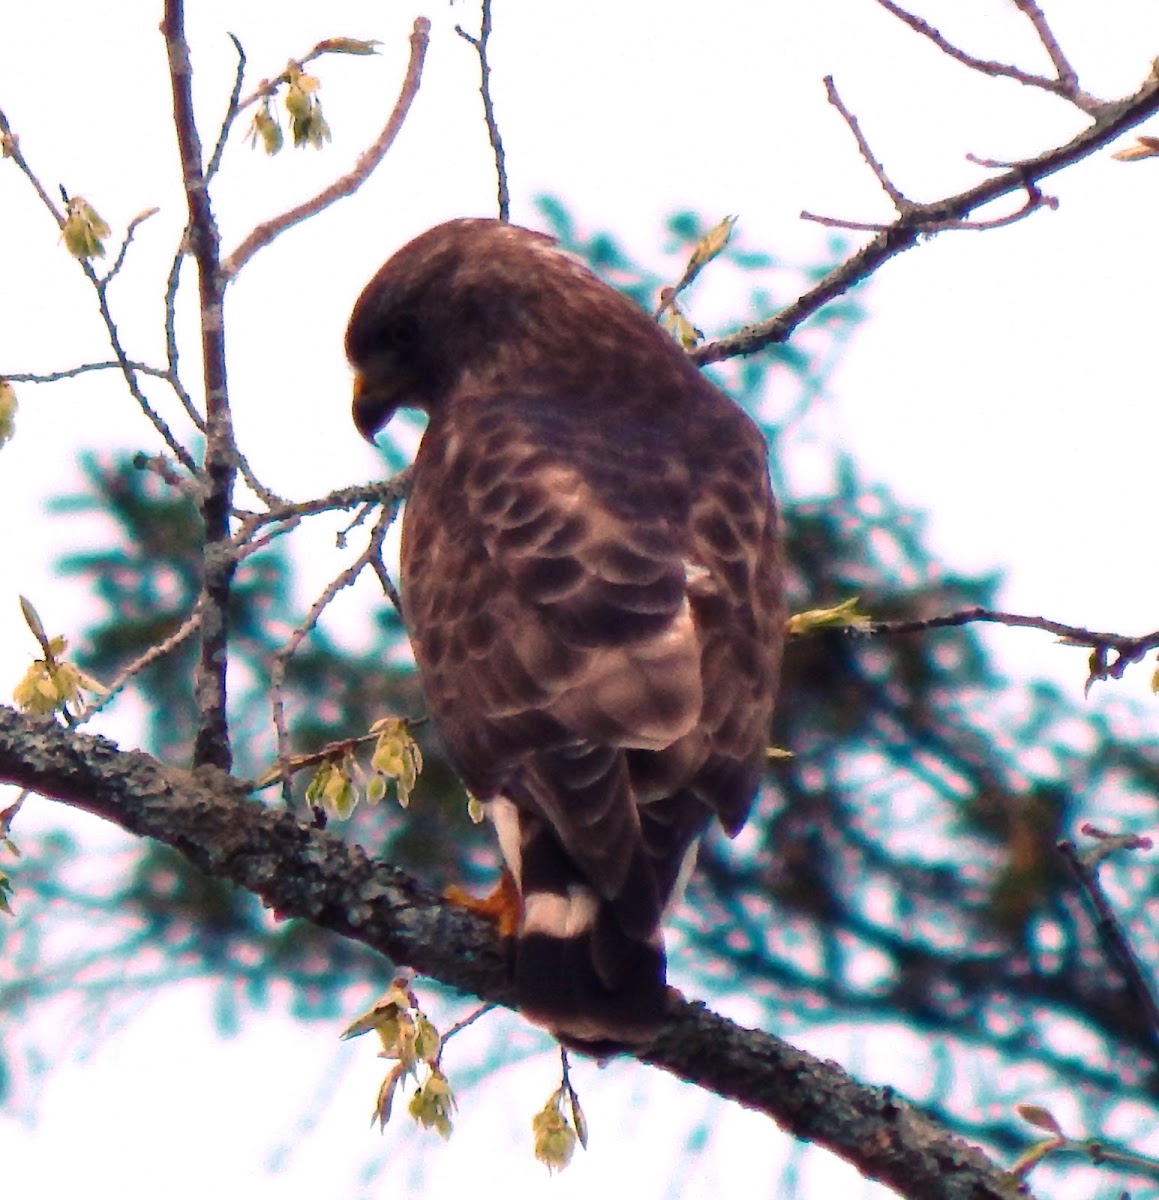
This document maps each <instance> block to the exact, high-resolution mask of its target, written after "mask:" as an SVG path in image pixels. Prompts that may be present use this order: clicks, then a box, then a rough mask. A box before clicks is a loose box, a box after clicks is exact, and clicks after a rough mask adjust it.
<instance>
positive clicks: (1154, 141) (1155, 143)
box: [1111, 134, 1159, 162]
mask: <svg viewBox="0 0 1159 1200" xmlns="http://www.w3.org/2000/svg"><path fill="white" fill-rule="evenodd" d="M1157 154H1159V138H1154V137H1144V136H1143V135H1142V134H1139V135H1138V136H1137V137H1136V138H1135V144H1134V145H1133V146H1126V147H1124V148H1123V149H1122V150H1116V151H1115V153H1114V154H1112V155H1111V157H1112V158H1114V159H1117V160H1118V161H1119V162H1133V161H1134V160H1135V159H1137V158H1154V157H1155V156H1156V155H1157Z"/></svg>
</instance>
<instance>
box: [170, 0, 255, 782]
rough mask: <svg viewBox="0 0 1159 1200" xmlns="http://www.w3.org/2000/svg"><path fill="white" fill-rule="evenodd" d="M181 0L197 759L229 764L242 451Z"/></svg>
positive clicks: (175, 5) (174, 51)
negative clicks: (197, 357)
mask: <svg viewBox="0 0 1159 1200" xmlns="http://www.w3.org/2000/svg"><path fill="white" fill-rule="evenodd" d="M183 4H184V0H165V6H164V17H163V19H162V22H161V32H162V35H163V36H164V38H165V46H166V49H167V51H168V56H169V79H170V84H171V88H172V93H173V126H174V129H175V131H176V134H177V147H178V152H179V154H180V156H181V180H182V184H183V187H184V190H185V199H186V203H187V205H188V209H189V223H188V226H187V231H188V232H187V243H188V249H189V252H190V254H192V256H193V258H194V260H195V261H196V263H197V278H198V297H199V301H200V321H201V359H202V371H203V379H204V384H205V467H204V472H205V489H204V492H203V495H202V501H201V517H202V521H203V523H204V526H205V541H204V546H203V552H202V597H201V600H200V602H199V606H200V610H201V654H200V656H199V659H198V664H197V677H196V680H195V682H194V694H195V696H196V700H197V712H198V728H197V736H196V739H195V741H194V748H193V761H194V764H195V765H199V766H200V765H211V766H215V767H220V768H222V769H223V770H228V769H229V766H230V763H231V761H232V757H233V756H232V752H231V750H230V744H229V724H228V720H227V715H226V666H227V661H228V629H229V617H228V612H229V599H230V590H231V587H232V584H233V576H234V572H235V570H236V567H237V561H236V557H235V556H234V555H233V554H232V553H231V552H230V545H229V537H230V514H231V511H232V508H233V487H234V480H235V478H236V476H237V452H236V444H235V442H234V436H233V421H232V416H231V414H230V408H229V391H228V383H227V377H226V358H225V321H224V314H223V305H222V295H223V285H222V281H221V277H220V273H219V266H220V262H221V257H220V237H219V234H218V230H217V224H216V222H215V221H214V217H213V211H212V209H211V208H210V204H209V191H208V187H207V184H206V179H205V174H204V171H203V170H202V153H201V136H200V134H199V133H198V130H197V121H196V118H195V116H194V111H193V79H192V76H193V69H192V66H191V65H190V61H189V44H188V42H187V40H186V37H185V14H184V7H183Z"/></svg>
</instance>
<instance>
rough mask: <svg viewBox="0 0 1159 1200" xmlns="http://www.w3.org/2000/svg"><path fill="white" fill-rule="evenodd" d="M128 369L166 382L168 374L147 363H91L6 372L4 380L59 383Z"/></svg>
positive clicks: (131, 361)
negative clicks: (40, 369)
mask: <svg viewBox="0 0 1159 1200" xmlns="http://www.w3.org/2000/svg"><path fill="white" fill-rule="evenodd" d="M125 367H128V368H129V370H130V371H135V372H137V374H138V375H152V376H153V377H154V378H156V379H165V380H168V378H169V372H168V371H166V370H165V369H164V368H163V367H151V366H149V364H148V363H141V362H134V361H133V360H132V359H126V360H125V362H123V363H119V362H111V361H110V362H91V363H81V365H80V366H79V367H65V368H63V369H62V370H60V371H44V372H38V371H7V372H5V373H4V376H3V377H4V378H5V379H7V380H10V381H11V382H12V383H59V382H60V380H62V379H75V378H76V377H77V376H78V375H87V374H88V372H89V371H121V370H124V368H125Z"/></svg>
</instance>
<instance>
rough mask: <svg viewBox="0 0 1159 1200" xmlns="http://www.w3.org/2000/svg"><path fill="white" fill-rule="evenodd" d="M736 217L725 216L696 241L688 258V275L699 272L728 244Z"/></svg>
mask: <svg viewBox="0 0 1159 1200" xmlns="http://www.w3.org/2000/svg"><path fill="white" fill-rule="evenodd" d="M736 222H737V218H736V217H725V218H724V219H723V220H721V221H717V223H716V224H715V225H714V226H713V227H712V228H711V229H710V230H709V231H708V232H707V233H706V234H705V235H704V237H702V238H701V239H700V241H699V242H697V243H696V249H695V250H693V251H692V256H691V257H690V258H689V260H688V272H687V273H688V276H689V277H690V278H691V277H692V276H695V275H697V274H699V272H700V271H701V269H702V268H703V267H706V266H707V265H708V264H709V263H710V262H712V260H713V259H714V258H716V256H717V255H718V254H720V252H721V251H722V250H723V249H724V248H725V247H726V246H727V245H728V243H729V239H730V238H731V237H732V231H733V227H734V226H735V225H736Z"/></svg>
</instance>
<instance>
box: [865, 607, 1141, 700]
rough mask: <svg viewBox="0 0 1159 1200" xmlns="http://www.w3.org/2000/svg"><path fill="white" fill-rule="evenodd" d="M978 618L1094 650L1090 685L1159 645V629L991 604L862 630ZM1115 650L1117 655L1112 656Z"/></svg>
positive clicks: (876, 632) (943, 625)
mask: <svg viewBox="0 0 1159 1200" xmlns="http://www.w3.org/2000/svg"><path fill="white" fill-rule="evenodd" d="M975 621H981V622H988V623H991V624H995V625H1009V626H1011V627H1014V628H1019V629H1041V630H1042V631H1043V632H1044V633H1053V634H1054V635H1055V637H1057V638H1058V639H1059V641H1060V642H1062V643H1063V644H1064V645H1067V646H1083V647H1086V648H1088V649H1090V650H1091V651H1092V653H1091V661H1090V677H1089V678H1088V680H1087V685H1086V686H1087V688H1088V689H1089V688H1090V686H1091V684H1092V683H1094V682H1095V681H1096V680H1098V679H1121V678H1122V676H1123V672H1124V671H1126V669H1127V668H1128V667H1129V666H1130V665H1131V664H1132V663H1136V662H1139V661H1140V659H1142V658H1143V657H1144V656H1145V655H1146V654H1147V653H1148V652H1149V651H1151V650H1155V649H1159V629H1157V630H1155V632H1154V633H1146V634H1144V635H1143V636H1142V637H1128V636H1126V635H1125V634H1121V633H1099V632H1096V631H1095V630H1091V629H1083V628H1082V627H1081V626H1078V625H1064V624H1063V623H1062V622H1061V621H1052V620H1049V619H1048V618H1047V617H1028V616H1023V615H1021V614H1019V613H1008V612H999V611H997V610H995V609H989V608H964V609H962V610H961V611H959V612H954V613H947V614H946V615H945V616H941V617H926V618H924V619H923V620H920V621H870V622H867V623H866V624H865V625H862V626H860V627H859V628H860V630H861V632H863V633H867V634H870V635H871V636H874V637H880V636H882V635H885V634H895V633H924V632H926V631H927V630H930V629H950V628H954V627H956V626H959V625H970V624H972V623H973V622H975ZM1111 654H1114V655H1115V657H1114V659H1111V657H1110V656H1111Z"/></svg>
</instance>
